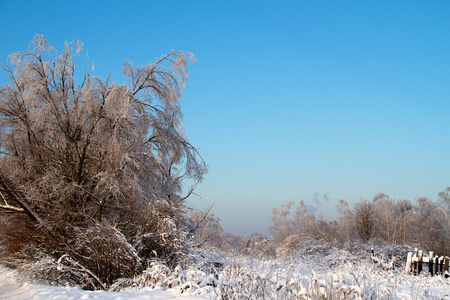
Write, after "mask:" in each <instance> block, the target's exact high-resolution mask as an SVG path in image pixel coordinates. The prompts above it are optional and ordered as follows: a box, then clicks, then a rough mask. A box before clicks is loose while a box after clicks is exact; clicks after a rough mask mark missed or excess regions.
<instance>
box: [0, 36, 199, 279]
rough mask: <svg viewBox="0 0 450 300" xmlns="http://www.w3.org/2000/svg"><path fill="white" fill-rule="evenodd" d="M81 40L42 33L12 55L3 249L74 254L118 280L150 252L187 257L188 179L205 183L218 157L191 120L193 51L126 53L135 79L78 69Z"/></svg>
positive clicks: (2, 188)
mask: <svg viewBox="0 0 450 300" xmlns="http://www.w3.org/2000/svg"><path fill="white" fill-rule="evenodd" d="M81 48H82V43H80V42H78V41H73V42H71V43H66V45H65V47H64V50H63V51H62V53H61V54H56V51H54V50H53V48H52V47H50V45H49V44H48V42H47V41H46V39H45V38H44V36H42V35H37V36H36V37H35V39H34V40H33V42H32V43H31V44H30V47H29V49H28V51H24V52H19V53H16V54H12V55H11V56H10V61H11V63H12V65H13V66H14V68H13V69H11V68H10V67H9V66H8V65H2V67H3V70H4V71H5V72H6V73H7V74H8V75H9V79H10V82H9V84H6V85H4V86H2V87H1V88H0V151H1V154H0V196H1V197H0V213H1V214H0V217H1V220H2V223H3V224H7V226H3V227H2V228H1V229H0V231H1V235H0V236H1V243H2V244H3V245H4V246H6V248H7V251H6V252H7V253H6V254H4V255H3V257H7V258H15V259H17V258H24V257H33V256H34V255H36V253H38V252H39V253H45V254H47V255H49V256H51V257H54V258H55V259H58V258H60V257H62V256H64V257H66V258H67V257H70V261H73V262H76V263H77V265H78V266H83V268H81V269H84V270H88V271H89V272H88V273H89V274H91V275H93V277H96V278H98V280H97V281H101V282H102V284H109V283H111V282H112V281H113V280H114V279H116V278H119V277H126V276H132V275H133V274H135V273H136V272H138V271H139V270H140V269H142V268H143V267H145V264H146V262H147V260H148V259H149V258H152V257H158V258H160V259H166V260H168V261H173V260H175V258H176V256H177V253H178V252H180V251H181V250H182V249H183V247H184V241H185V238H186V236H187V234H188V229H187V227H186V222H185V216H186V210H185V207H184V205H183V201H184V200H185V197H186V196H188V195H189V194H190V193H191V192H192V191H193V189H190V190H189V191H188V193H187V195H182V194H181V192H182V183H183V181H184V180H185V179H188V180H189V182H193V183H194V185H193V186H194V187H195V185H196V184H197V183H198V182H200V181H201V180H202V179H203V177H204V175H205V174H206V172H207V166H206V164H205V163H204V161H203V160H202V158H201V157H200V155H199V153H198V152H197V150H196V149H195V148H194V147H193V146H192V145H191V144H190V143H189V141H188V140H187V138H186V136H185V134H184V132H183V130H182V113H181V109H180V103H179V99H180V97H181V91H182V87H183V86H184V84H185V82H186V79H187V78H188V70H187V66H188V64H189V63H190V62H193V60H194V57H193V56H192V54H190V53H184V52H171V53H169V54H167V55H164V56H162V57H161V58H159V59H157V60H155V61H154V62H153V63H151V64H149V65H147V66H144V67H137V66H135V65H133V64H132V63H131V62H129V61H126V62H125V64H124V66H123V70H122V71H123V74H124V75H125V76H126V77H127V78H128V79H129V84H128V85H116V84H114V83H113V82H111V81H110V79H109V78H107V79H106V80H104V79H101V78H97V77H93V76H91V75H90V74H89V73H88V72H87V71H86V68H85V71H84V75H83V76H80V77H81V78H79V80H77V79H78V78H76V76H75V64H74V58H73V57H74V54H78V53H79V52H80V51H81ZM46 58H47V60H46ZM10 261H11V260H10ZM65 261H69V260H68V259H66V260H65ZM94 275H95V276H94ZM92 285H95V284H92Z"/></svg>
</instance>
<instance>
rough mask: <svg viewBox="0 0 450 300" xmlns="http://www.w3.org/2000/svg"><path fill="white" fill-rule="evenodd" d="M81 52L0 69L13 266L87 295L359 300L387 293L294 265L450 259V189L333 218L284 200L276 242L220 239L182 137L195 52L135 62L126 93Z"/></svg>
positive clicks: (5, 246) (35, 51)
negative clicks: (148, 292) (199, 198)
mask: <svg viewBox="0 0 450 300" xmlns="http://www.w3.org/2000/svg"><path fill="white" fill-rule="evenodd" d="M82 48H83V44H82V43H81V42H79V41H76V40H75V41H72V42H70V43H66V45H65V47H64V50H63V51H62V52H61V53H60V54H58V52H57V51H56V50H54V49H53V48H52V47H51V46H50V45H49V44H48V42H47V40H46V39H45V37H44V36H42V35H37V36H36V37H35V39H34V40H33V41H32V42H31V43H30V47H29V49H28V50H27V51H23V52H19V53H15V54H12V55H11V56H10V62H11V64H12V65H13V68H11V67H10V66H9V65H7V64H3V65H2V69H3V71H4V72H6V73H7V74H8V76H9V79H10V82H9V83H8V84H6V85H4V86H2V87H1V88H0V152H1V154H0V196H1V197H0V253H1V255H0V263H1V264H2V265H3V266H4V267H7V268H12V269H15V270H17V271H18V272H19V273H20V274H22V276H24V278H28V279H30V278H31V279H33V280H34V281H36V282H39V283H45V284H51V285H62V286H64V285H69V286H78V287H81V288H83V289H86V290H105V291H108V290H109V291H119V290H122V289H126V288H135V287H139V286H140V287H142V286H144V287H152V288H154V289H170V288H175V287H176V288H178V289H179V290H180V291H181V292H184V291H188V290H189V291H191V292H192V293H197V294H201V293H209V295H212V294H214V295H216V296H217V298H221V299H247V298H248V299H252V297H253V296H251V295H252V293H253V294H254V295H256V296H255V297H256V298H258V299H260V298H262V299H264V298H274V297H276V298H281V299H291V298H299V299H303V298H304V299H311V298H314V299H325V298H326V299H331V298H332V297H334V298H335V299H351V298H355V299H360V298H361V297H362V298H364V297H366V298H368V297H369V296H370V295H374V293H375V294H377V293H384V294H383V295H388V294H387V292H385V291H384V290H382V289H381V288H380V287H379V286H378V285H377V284H375V285H367V284H366V283H362V282H361V280H360V279H358V278H359V277H358V276H359V275H358V276H357V275H352V276H353V277H351V276H350V274H355V273H350V271H349V270H347V271H346V272H347V273H345V274H344V273H342V274H341V275H339V276H340V277H339V276H338V277H337V279H336V281H334V279H330V278H331V277H326V276H328V275H326V274H328V273H327V272H325V271H324V272H322V274H325V275H323V276H325V279H320V278H319V277H320V276H321V275H320V276H319V275H316V273H315V272H314V271H312V272H313V273H312V277H311V276H310V277H307V278H306V277H304V274H302V273H301V272H299V271H298V269H297V271H295V270H294V269H292V268H295V267H294V266H303V267H304V268H306V269H309V270H311V269H312V268H315V269H316V270H318V271H320V270H321V268H322V266H320V265H311V264H305V262H299V261H297V260H298V259H299V258H302V257H303V258H306V257H311V256H314V259H319V260H322V261H324V262H325V265H326V267H327V268H331V269H330V270H336V269H335V268H336V267H339V268H340V269H339V270H341V271H342V270H343V269H345V268H356V269H358V268H359V269H360V268H361V267H360V266H359V264H361V262H362V261H363V260H364V261H365V260H367V259H368V258H369V248H371V247H375V248H376V249H377V251H378V250H379V251H381V253H384V254H383V255H385V256H386V257H387V256H388V255H390V256H391V257H392V256H395V257H397V258H398V259H397V265H396V266H397V267H399V266H401V265H402V264H404V261H403V257H405V255H406V253H407V252H408V251H409V250H411V249H412V248H413V247H418V248H421V249H423V250H425V251H434V252H435V253H437V254H438V255H443V256H445V255H447V256H448V255H449V254H450V243H449V242H450V217H449V215H450V187H447V188H445V187H443V191H441V192H437V193H438V200H437V201H432V200H430V199H428V198H418V199H416V200H414V201H410V200H406V199H392V198H390V197H389V195H386V194H383V193H379V194H376V195H375V196H374V198H373V199H372V200H371V201H369V200H365V199H361V200H360V201H358V202H356V203H355V204H353V205H349V204H348V203H347V201H345V200H340V201H339V202H338V203H337V204H336V210H337V212H338V213H339V218H338V220H333V221H327V220H324V219H323V217H321V216H320V215H314V214H312V213H310V212H309V211H308V209H307V206H306V205H305V203H304V201H300V202H298V203H295V202H286V203H285V204H283V205H282V206H281V207H278V208H273V210H272V224H271V225H270V227H269V228H268V232H269V233H270V237H269V236H267V235H265V234H261V233H255V234H252V235H250V236H242V235H237V234H231V233H226V232H224V231H223V229H222V227H221V226H220V220H219V219H218V218H217V217H216V216H215V215H214V213H213V210H212V208H211V209H209V210H207V211H200V210H196V209H192V208H189V207H188V206H187V205H186V199H187V198H188V197H190V196H191V195H193V194H194V191H195V187H196V186H197V185H198V184H199V183H200V182H202V180H203V179H204V177H205V175H206V174H207V171H208V166H207V164H206V162H205V161H204V160H203V158H202V157H201V155H200V153H199V152H198V150H197V149H196V148H195V147H194V146H193V145H192V144H191V143H190V142H189V140H188V139H187V137H186V134H185V132H184V128H183V122H182V121H183V115H182V112H181V106H180V104H179V99H180V98H181V96H182V88H183V87H184V85H185V83H186V81H187V78H188V75H189V73H188V65H189V64H191V63H193V62H194V61H195V58H194V56H193V55H192V54H190V53H185V52H176V51H173V52H170V53H169V54H167V55H164V56H162V57H160V58H158V59H156V60H155V61H154V62H153V63H151V64H149V65H147V66H143V67H138V66H135V65H134V64H133V63H131V62H130V61H126V62H125V64H124V66H123V70H122V72H123V74H124V76H125V77H126V78H128V85H116V84H115V83H114V82H111V81H110V80H109V78H106V79H101V78H98V77H94V76H91V75H90V73H89V72H88V71H87V70H88V64H89V60H87V61H86V65H85V67H84V70H83V71H82V72H81V73H79V71H78V72H77V71H76V70H75V63H74V56H76V55H79V53H80V52H81V51H82ZM77 70H78V69H77ZM80 74H81V75H80ZM188 183H189V186H188V187H187V188H186V185H187V184H188ZM183 191H185V193H184V194H183ZM317 256H320V257H321V258H318V257H317ZM386 257H385V258H386ZM247 259H248V260H247ZM280 259H281V260H282V261H283V263H281V262H280V261H279V260H280ZM292 259H295V260H292ZM287 261H289V263H287ZM314 261H315V260H314ZM309 262H311V261H309ZM260 263H261V264H260ZM347 263H349V264H350V266H349V265H347ZM280 264H281V265H283V264H285V265H283V266H284V267H285V268H284V267H280ZM249 266H250V267H249ZM247 267H249V268H250V270H256V271H254V272H252V271H249V272H247V271H246V270H247V269H246V268H247ZM252 268H253V269H252ZM371 268H372V267H371ZM351 272H356V271H354V270H353V271H351ZM255 274H259V275H255ZM261 274H266V275H261ZM267 274H268V275H267ZM274 274H277V275H276V278H277V279H273V278H274V276H275V275H274ZM289 274H290V275H289ZM292 274H294V275H292ZM299 274H300V275H301V276H300V275H299ZM254 276H256V277H254ZM296 276H297V277H296ZM298 276H300V277H298ZM302 276H303V277H302ZM349 276H350V277H349ZM360 276H362V277H364V276H366V275H360ZM386 276H387V277H386ZM386 276H384V275H383V276H381V278H390V277H389V276H390V275H386ZM398 276H400V275H398ZM289 277H292V278H295V280H294V279H293V280H294V281H293V283H292V284H291V283H289V282H288V279H289ZM362 277H361V278H362ZM189 278H190V279H189ZM279 278H281V279H282V280H281V279H279ZM352 278H353V279H352ZM364 278H365V277H364ZM245 280H248V283H249V284H250V283H251V284H250V285H248V286H247V285H246V284H245V283H242V281H245ZM280 280H281V281H280ZM283 280H284V281H283ZM323 280H325V283H324V286H321V285H320V284H321V283H320V282H322V281H323ZM327 280H331V281H330V282H331V283H330V282H328V283H327ZM383 280H384V279H383ZM408 280H412V279H408ZM238 281H239V282H241V283H240V284H237V282H238ZM255 282H256V283H255ZM258 282H259V284H258ZM350 282H351V284H350ZM319 283H320V284H319ZM338 283H339V284H338ZM444 283H445V282H444ZM330 284H331V285H330ZM345 284H347V285H346V286H350V287H346V288H344V285H345ZM247 288H249V289H247ZM321 288H324V289H321ZM211 293H212V294H211ZM327 293H328V294H327ZM417 293H419V294H420V293H422V291H418V292H417ZM294 294H295V296H294ZM324 295H328V296H324ZM331 295H334V296H331ZM377 295H378V294H377ZM380 295H381V294H380ZM358 297H360V298H358ZM370 297H372V296H370ZM383 297H384V296H383ZM386 297H388V296H386ZM377 298H378V297H377ZM380 298H382V297H381V296H380ZM388 298H389V297H388ZM400 298H401V297H400Z"/></svg>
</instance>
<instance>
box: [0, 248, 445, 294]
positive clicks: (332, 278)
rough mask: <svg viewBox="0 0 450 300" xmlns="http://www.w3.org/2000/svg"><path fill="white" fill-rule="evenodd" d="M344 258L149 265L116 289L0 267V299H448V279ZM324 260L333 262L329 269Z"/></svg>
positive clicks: (237, 260)
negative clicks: (199, 266)
mask: <svg viewBox="0 0 450 300" xmlns="http://www.w3.org/2000/svg"><path fill="white" fill-rule="evenodd" d="M339 259H341V261H339ZM348 259H351V257H349V256H347V257H346V259H345V260H344V259H343V257H342V256H340V255H337V254H334V255H333V256H332V257H328V258H327V257H325V258H323V259H322V260H321V261H320V263H315V262H311V260H308V259H307V260H304V258H298V259H292V258H290V259H272V260H265V259H256V258H253V259H251V258H248V257H234V258H232V259H229V260H228V262H227V265H226V266H225V268H224V269H223V270H221V271H220V273H219V274H217V276H212V275H211V274H209V275H208V274H205V273H203V272H201V271H194V270H182V269H181V268H178V269H176V270H174V271H173V272H172V271H171V273H167V269H165V271H164V272H161V273H158V270H162V269H161V268H160V266H157V265H155V266H154V267H153V268H152V269H151V270H148V272H147V275H145V276H146V277H145V279H142V278H141V280H140V281H139V280H137V281H136V282H139V283H140V285H141V287H140V288H137V287H133V288H126V289H122V290H121V291H120V292H111V291H109V292H106V291H84V290H82V289H81V288H76V287H56V286H49V285H42V284H41V285H39V284H33V283H30V282H29V281H26V280H25V281H24V280H21V277H20V276H19V275H18V273H17V272H16V271H13V270H11V269H8V268H5V267H2V266H0V299H36V300H40V299H46V300H47V299H117V300H118V299H121V300H126V299H223V298H225V299H324V298H321V297H325V299H330V298H332V299H450V297H449V295H450V279H446V278H444V277H442V276H435V277H429V276H411V275H405V274H404V272H403V270H402V269H399V270H396V271H385V270H382V269H381V268H379V267H378V266H377V265H376V264H374V263H372V262H371V261H364V262H361V261H359V262H352V263H351V262H349V261H348ZM346 260H347V261H346ZM330 261H333V263H337V264H338V265H337V267H336V266H334V267H332V268H330V266H329V262H330ZM163 268H164V267H163ZM313 269H315V271H313ZM159 274H162V275H161V276H159ZM211 278H212V280H213V284H211V283H212V282H211ZM142 282H146V284H147V286H146V287H142ZM169 287H171V288H169ZM222 297H223V298H222Z"/></svg>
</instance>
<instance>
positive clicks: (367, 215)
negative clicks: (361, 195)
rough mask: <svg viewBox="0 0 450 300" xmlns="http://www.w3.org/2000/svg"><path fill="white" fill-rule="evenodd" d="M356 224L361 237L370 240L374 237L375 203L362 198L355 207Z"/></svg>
mask: <svg viewBox="0 0 450 300" xmlns="http://www.w3.org/2000/svg"><path fill="white" fill-rule="evenodd" d="M353 216H354V219H353V220H354V226H355V231H356V233H357V234H358V236H359V238H360V239H362V240H363V241H365V242H366V241H368V240H369V239H370V238H371V237H372V233H373V226H374V212H373V204H372V203H371V202H369V201H367V200H362V199H361V200H360V201H359V202H357V203H356V204H355V205H354V207H353Z"/></svg>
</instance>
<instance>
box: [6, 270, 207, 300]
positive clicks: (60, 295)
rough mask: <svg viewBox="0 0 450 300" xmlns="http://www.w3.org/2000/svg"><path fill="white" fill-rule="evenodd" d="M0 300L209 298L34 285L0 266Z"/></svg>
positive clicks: (173, 292) (169, 292) (165, 292)
mask: <svg viewBox="0 0 450 300" xmlns="http://www.w3.org/2000/svg"><path fill="white" fill-rule="evenodd" d="M0 299H11V300H16V299H17V300H19V299H20V300H27V299H30V300H31V299H33V300H57V299H60V300H63V299H64V300H71V299H73V300H75V299H98V300H125V299H136V300H141V299H142V300H143V299H152V300H166V299H184V300H192V299H195V300H201V299H210V296H208V295H199V296H192V295H189V294H188V293H187V294H184V293H183V294H182V293H181V292H180V290H179V289H169V290H148V289H145V288H142V289H137V288H133V289H127V290H122V291H120V292H105V291H85V290H83V289H81V288H75V287H56V286H49V285H35V284H31V283H30V282H26V281H25V282H22V281H21V280H19V278H18V277H17V275H16V272H15V271H13V270H11V269H8V268H5V267H3V266H0Z"/></svg>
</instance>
